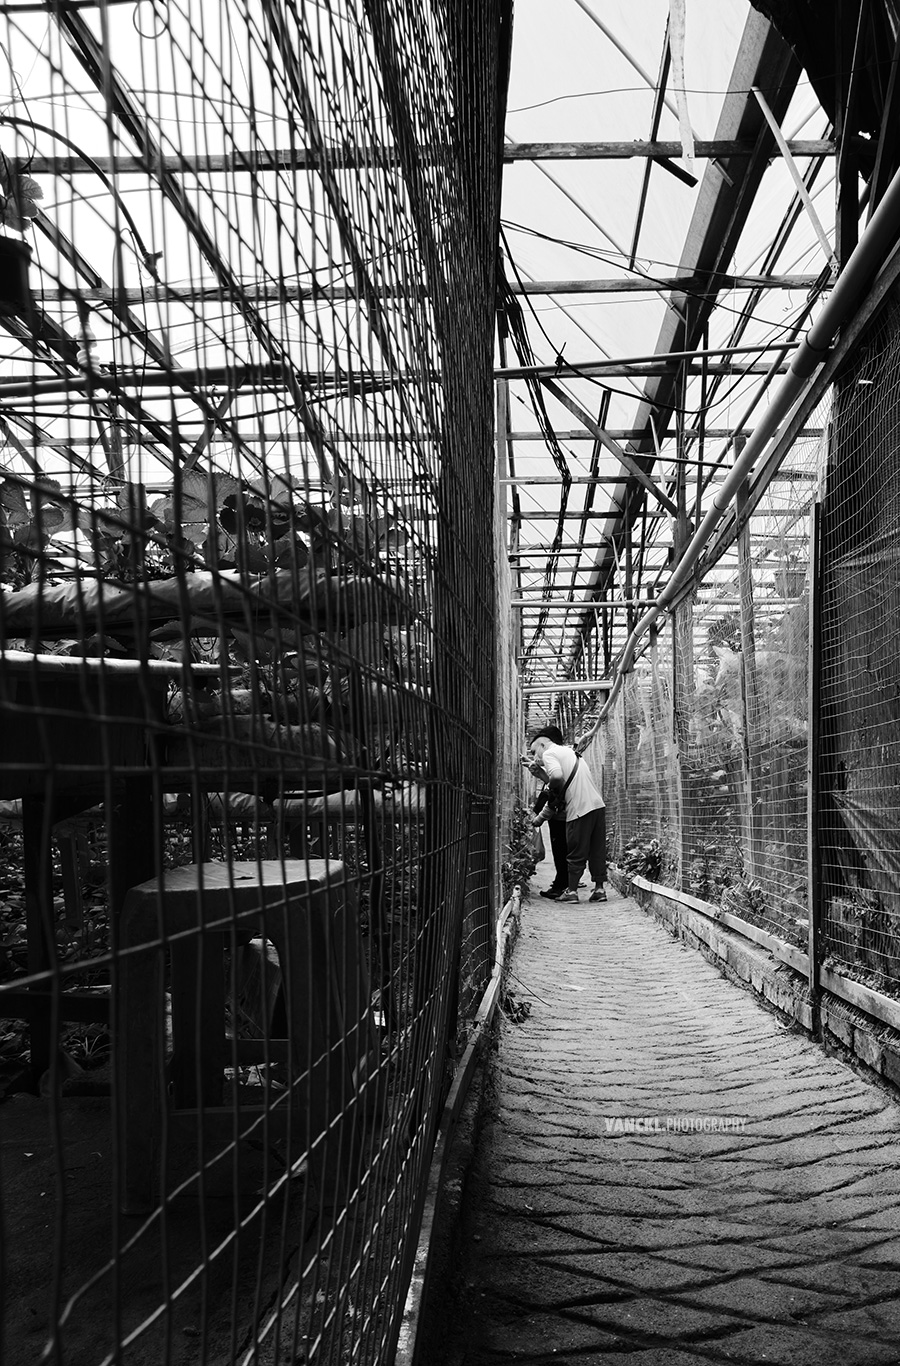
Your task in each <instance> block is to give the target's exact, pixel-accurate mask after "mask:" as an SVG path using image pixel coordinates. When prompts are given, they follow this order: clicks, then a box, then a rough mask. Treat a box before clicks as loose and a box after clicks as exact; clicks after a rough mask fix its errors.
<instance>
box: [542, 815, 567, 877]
mask: <svg viewBox="0 0 900 1366" xmlns="http://www.w3.org/2000/svg"><path fill="white" fill-rule="evenodd" d="M544 828H545V829H546V830H549V831H550V852H551V854H552V855H553V866H554V868H555V869H556V872H555V873H554V875H553V881H552V882H551V883H550V886H549V887H548V889H547V890H548V891H554V892H564V891H565V890H566V888H567V887H568V885H569V833H568V822H567V821H564V820H563V821H552V820H551V821H548V822H547V824H546V826H545V827H544Z"/></svg>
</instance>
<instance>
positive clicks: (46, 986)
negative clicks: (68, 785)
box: [22, 795, 57, 1083]
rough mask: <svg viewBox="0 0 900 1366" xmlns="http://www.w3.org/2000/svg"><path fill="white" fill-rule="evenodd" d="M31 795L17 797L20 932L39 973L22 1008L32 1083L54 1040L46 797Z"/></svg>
mask: <svg viewBox="0 0 900 1366" xmlns="http://www.w3.org/2000/svg"><path fill="white" fill-rule="evenodd" d="M51 802H52V796H49V795H48V797H47V800H46V801H42V800H40V799H39V798H36V797H25V798H23V800H22V855H23V874H24V877H23V881H24V884H25V886H24V891H25V933H26V938H27V941H28V972H29V975H30V976H32V977H39V975H41V974H43V975H45V980H40V979H39V980H38V981H37V982H36V983H35V984H34V985H33V986H32V987H31V988H30V990H31V992H32V994H33V995H34V1003H33V1005H32V1006H31V1009H30V1010H29V1014H28V1027H29V1028H28V1032H29V1038H30V1049H31V1072H32V1076H33V1079H34V1081H35V1083H37V1082H38V1081H40V1078H41V1076H42V1075H43V1073H44V1072H46V1070H47V1068H48V1067H49V1066H50V1060H51V1055H52V1052H53V1049H54V1048H55V1046H56V1040H55V1039H54V1037H53V1022H52V1007H51V992H52V991H53V990H54V989H57V987H56V982H55V981H51V970H52V968H53V966H54V964H55V962H56V957H55V954H56V942H55V940H54V938H53V900H52V896H51V891H50V886H51V855H50V803H51Z"/></svg>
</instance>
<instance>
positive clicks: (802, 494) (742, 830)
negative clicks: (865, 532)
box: [609, 403, 828, 948]
mask: <svg viewBox="0 0 900 1366" xmlns="http://www.w3.org/2000/svg"><path fill="white" fill-rule="evenodd" d="M827 417H828V404H827V403H823V404H821V405H820V407H819V410H818V412H817V413H816V414H815V415H814V417H813V418H812V419H811V421H810V428H809V429H808V430H809V432H810V435H806V436H803V437H801V438H798V440H797V441H796V442H795V443H794V445H793V447H792V449H791V451H790V453H789V455H788V456H787V457H786V459H785V462H784V465H783V467H782V468H781V470H780V471H779V472H778V474H777V475H776V477H775V478H774V479H773V480H772V482H771V483H770V484H769V486H768V488H767V489H766V491H765V493H764V494H763V495H762V497H761V498H760V499H759V500H758V501H757V502H756V504H755V506H754V507H753V510H752V514H751V515H749V516H747V517H745V518H744V519H743V523H742V530H741V531H740V534H739V536H738V539H737V543H736V545H735V546H734V547H733V549H732V550H731V551H730V552H729V553H728V554H727V555H726V556H724V557H723V558H722V559H720V560H719V562H718V563H717V564H716V566H715V567H714V568H712V569H710V570H708V571H707V573H706V574H705V575H703V576H701V578H700V579H699V581H698V582H697V583H696V584H695V585H694V587H693V588H692V590H691V592H690V593H689V594H688V595H687V596H686V597H685V598H683V599H682V600H681V601H680V602H679V603H678V604H677V606H676V607H675V609H674V611H673V612H672V614H671V617H670V619H669V621H668V623H667V624H666V626H665V628H664V629H662V630H661V631H660V633H659V636H658V638H657V639H656V640H655V641H652V642H651V643H650V645H649V646H648V648H647V650H646V651H645V652H644V655H643V657H642V658H641V659H640V660H639V661H638V663H637V665H636V667H635V669H634V670H633V671H632V672H631V673H630V674H629V675H628V677H627V678H626V680H625V684H624V686H623V688H622V690H621V693H620V696H619V699H618V700H617V704H616V707H615V709H614V712H613V714H612V716H611V718H610V729H611V734H612V736H613V737H614V751H615V755H616V762H615V765H614V769H613V772H612V773H611V774H610V778H609V785H610V790H611V791H612V792H613V793H614V794H615V795H614V800H615V816H614V819H613V824H614V827H615V830H616V836H615V847H616V851H617V856H618V857H619V858H620V859H622V860H623V861H624V865H625V866H626V867H627V868H630V869H631V870H633V871H640V872H643V873H644V874H645V875H646V876H650V877H651V878H653V879H654V880H657V881H662V882H665V883H668V884H669V885H672V886H675V887H678V888H679V889H680V890H682V891H685V892H690V893H692V894H693V895H695V896H697V897H699V898H701V899H702V900H704V901H707V902H710V903H712V904H715V905H718V906H720V907H721V908H722V909H725V910H728V911H730V912H732V913H733V914H735V915H738V916H739V917H740V918H741V919H743V920H745V921H749V922H750V923H751V924H754V925H757V926H759V927H760V928H762V929H765V930H768V931H770V932H771V933H772V934H774V935H776V937H778V938H780V939H783V940H787V941H788V942H790V943H794V944H796V945H797V946H799V947H804V948H805V947H806V943H807V939H808V933H809V913H808V905H807V901H808V895H807V881H808V854H809V844H808V816H807V786H808V783H807V762H808V706H809V700H808V693H809V686H808V669H809V664H808V657H809V554H810V518H811V510H812V507H813V504H814V502H815V499H816V495H817V488H818V481H819V477H820V470H821V466H822V463H823V452H824V450H825V441H824V438H823V437H822V436H821V435H819V433H821V432H822V431H823V430H825V427H826V423H827Z"/></svg>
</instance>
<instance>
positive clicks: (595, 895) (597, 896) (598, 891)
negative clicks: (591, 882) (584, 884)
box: [588, 887, 606, 901]
mask: <svg viewBox="0 0 900 1366" xmlns="http://www.w3.org/2000/svg"><path fill="white" fill-rule="evenodd" d="M605 900H606V892H605V891H604V890H603V888H602V887H595V888H594V890H593V891H592V892H591V894H590V896H589V897H588V901H605Z"/></svg>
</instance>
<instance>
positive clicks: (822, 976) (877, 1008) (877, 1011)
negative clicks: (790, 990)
mask: <svg viewBox="0 0 900 1366" xmlns="http://www.w3.org/2000/svg"><path fill="white" fill-rule="evenodd" d="M819 985H820V986H821V987H824V989H825V990H826V991H830V992H831V993H832V995H833V996H839V997H840V999H841V1000H842V1001H846V1002H847V1004H848V1005H852V1006H856V1007H857V1009H858V1010H864V1011H865V1013H866V1014H867V1015H872V1016H873V1017H874V1018H875V1019H876V1020H880V1021H881V1023H882V1024H886V1025H890V1027H891V1028H892V1029H900V1001H895V1000H894V999H893V998H892V997H890V996H883V995H882V994H881V992H880V991H875V990H874V989H873V988H872V987H867V986H864V985H863V983H862V982H854V981H852V979H851V978H849V977H844V976H843V975H842V974H841V973H839V972H835V971H834V969H833V968H824V967H822V968H819Z"/></svg>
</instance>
